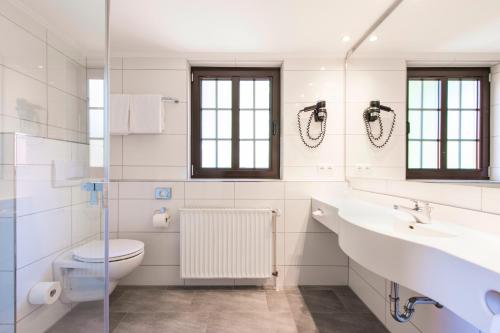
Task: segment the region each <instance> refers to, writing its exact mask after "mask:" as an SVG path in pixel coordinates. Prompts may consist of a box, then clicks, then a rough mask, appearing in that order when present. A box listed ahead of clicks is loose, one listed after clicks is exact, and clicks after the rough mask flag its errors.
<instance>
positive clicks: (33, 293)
mask: <svg viewBox="0 0 500 333" xmlns="http://www.w3.org/2000/svg"><path fill="white" fill-rule="evenodd" d="M60 295H61V284H60V283H59V282H58V281H51V282H38V283H37V284H35V285H34V286H33V288H31V290H30V293H29V296H28V300H29V302H30V303H31V304H52V303H54V302H55V301H57V300H58V299H59V296H60Z"/></svg>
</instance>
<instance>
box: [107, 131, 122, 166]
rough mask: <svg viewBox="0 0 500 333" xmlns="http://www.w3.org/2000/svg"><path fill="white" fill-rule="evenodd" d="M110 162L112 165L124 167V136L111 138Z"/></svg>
mask: <svg viewBox="0 0 500 333" xmlns="http://www.w3.org/2000/svg"><path fill="white" fill-rule="evenodd" d="M109 141H110V143H109V146H110V148H109V155H110V156H109V162H110V164H111V165H123V136H121V135H112V136H110V140H109Z"/></svg>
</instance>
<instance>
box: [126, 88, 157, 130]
mask: <svg viewBox="0 0 500 333" xmlns="http://www.w3.org/2000/svg"><path fill="white" fill-rule="evenodd" d="M163 123H164V119H163V107H162V101H161V96H159V95H132V96H131V97H130V133H136V134H157V133H161V132H162V131H163Z"/></svg>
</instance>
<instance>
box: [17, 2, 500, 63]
mask: <svg viewBox="0 0 500 333" xmlns="http://www.w3.org/2000/svg"><path fill="white" fill-rule="evenodd" d="M13 1H14V0H13ZM20 1H21V2H22V3H24V4H25V5H26V6H27V7H29V8H30V9H31V10H32V11H33V13H35V14H36V15H38V16H39V17H42V18H43V20H45V22H46V23H47V24H48V25H49V27H52V28H53V29H55V30H58V31H60V32H62V33H63V34H64V35H65V36H66V37H67V39H70V40H72V41H73V42H74V43H75V44H76V45H77V46H78V47H79V48H80V49H81V50H82V51H84V52H85V53H86V54H93V53H97V52H98V51H102V49H103V40H104V0H71V1H68V0H20ZM392 1H393V0H349V1H347V0H140V1H139V0H111V18H110V29H111V49H112V53H113V54H115V55H117V54H119V55H143V56H158V55H165V54H168V53H172V52H180V53H219V54H220V53H265V54H271V53H279V54H288V55H292V54H294V55H303V56H309V57H310V56H315V57H326V56H330V55H339V56H343V55H344V54H345V53H346V51H347V50H348V49H349V48H350V47H351V46H352V45H353V43H354V42H355V41H356V40H357V39H358V38H360V36H361V35H362V34H363V33H364V32H365V31H366V30H367V29H368V28H369V27H370V25H371V24H372V23H373V22H374V21H375V20H376V19H377V18H378V17H379V16H380V15H381V14H382V13H383V12H384V10H385V9H386V8H387V7H389V5H390V4H391V3H392ZM375 34H376V35H377V36H378V40H377V41H376V42H373V43H372V42H368V41H366V42H365V43H363V44H362V45H361V47H360V48H359V49H358V51H357V52H356V54H355V55H358V56H377V57H382V56H384V57H385V56H397V55H401V54H403V55H408V54H423V53H425V54H466V53H467V54H482V55H485V54H489V55H490V57H491V56H493V57H495V56H497V55H500V0H475V1H473V0H404V1H403V3H402V4H401V5H400V6H399V7H398V8H396V10H395V11H394V12H393V13H392V14H391V15H390V16H389V17H388V18H387V19H386V20H385V21H384V22H383V23H382V24H381V25H380V26H379V27H378V29H377V30H376V31H375ZM344 35H349V36H351V41H350V42H347V43H345V42H342V41H341V39H342V37H343V36H344Z"/></svg>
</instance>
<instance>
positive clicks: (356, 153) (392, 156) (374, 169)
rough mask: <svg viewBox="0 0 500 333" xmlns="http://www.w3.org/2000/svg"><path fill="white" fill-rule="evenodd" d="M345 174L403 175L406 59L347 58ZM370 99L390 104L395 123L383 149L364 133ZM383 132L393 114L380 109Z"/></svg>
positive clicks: (387, 128)
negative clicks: (364, 112) (394, 115)
mask: <svg viewBox="0 0 500 333" xmlns="http://www.w3.org/2000/svg"><path fill="white" fill-rule="evenodd" d="M346 89H347V90H346V96H347V97H346V127H347V128H346V147H348V148H347V149H346V150H347V151H346V156H347V161H346V165H347V176H348V177H362V178H383V179H404V178H405V156H406V155H405V151H406V143H405V129H406V125H405V124H406V104H405V101H406V63H405V61H403V60H398V59H395V60H367V59H364V60H361V59H358V60H350V61H349V62H348V64H347V72H346ZM372 100H379V101H380V102H381V103H382V104H384V105H388V106H390V107H392V108H393V109H394V111H395V113H396V127H395V130H394V133H393V136H392V138H391V140H390V141H389V143H388V144H387V145H386V146H385V147H384V148H383V149H377V148H375V147H373V146H372V145H371V144H370V142H369V141H368V138H367V136H366V130H365V127H364V122H363V118H362V114H363V110H364V109H366V108H367V107H368V105H369V102H370V101H372ZM382 120H383V126H384V132H385V133H387V132H388V131H389V128H390V126H391V123H392V115H390V114H389V113H386V112H383V113H382Z"/></svg>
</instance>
